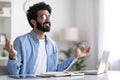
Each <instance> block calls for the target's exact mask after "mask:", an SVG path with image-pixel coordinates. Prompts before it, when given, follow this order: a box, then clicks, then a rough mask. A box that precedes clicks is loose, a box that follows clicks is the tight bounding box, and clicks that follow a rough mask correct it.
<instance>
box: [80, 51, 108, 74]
mask: <svg viewBox="0 0 120 80" xmlns="http://www.w3.org/2000/svg"><path fill="white" fill-rule="evenodd" d="M109 54H110V51H108V50H104V51H103V54H102V57H101V60H100V64H99V66H98V70H85V71H82V72H83V73H84V74H86V75H97V74H102V73H104V72H105V69H106V66H107V63H108V59H109Z"/></svg>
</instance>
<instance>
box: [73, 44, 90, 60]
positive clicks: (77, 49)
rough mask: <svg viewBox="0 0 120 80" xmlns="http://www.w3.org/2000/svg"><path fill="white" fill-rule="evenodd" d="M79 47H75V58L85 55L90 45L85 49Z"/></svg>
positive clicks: (88, 51)
mask: <svg viewBox="0 0 120 80" xmlns="http://www.w3.org/2000/svg"><path fill="white" fill-rule="evenodd" d="M80 47H81V46H77V48H76V49H75V57H76V58H77V59H78V58H81V57H84V56H87V55H88V54H89V53H90V50H91V48H90V47H89V48H88V49H87V50H86V49H83V50H81V49H80Z"/></svg>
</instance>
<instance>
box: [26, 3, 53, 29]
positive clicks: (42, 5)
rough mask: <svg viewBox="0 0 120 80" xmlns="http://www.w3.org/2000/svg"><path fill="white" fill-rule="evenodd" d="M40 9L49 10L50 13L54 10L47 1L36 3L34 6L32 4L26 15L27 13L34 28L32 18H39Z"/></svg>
mask: <svg viewBox="0 0 120 80" xmlns="http://www.w3.org/2000/svg"><path fill="white" fill-rule="evenodd" d="M39 10H48V12H49V13H50V14H51V12H52V9H51V7H50V5H48V4H46V3H45V2H40V3H37V4H34V5H33V6H30V7H29V9H28V10H27V12H26V15H27V19H28V22H29V24H30V26H31V27H32V28H33V25H32V23H31V22H30V21H31V19H35V20H36V19H37V12H38V11H39Z"/></svg>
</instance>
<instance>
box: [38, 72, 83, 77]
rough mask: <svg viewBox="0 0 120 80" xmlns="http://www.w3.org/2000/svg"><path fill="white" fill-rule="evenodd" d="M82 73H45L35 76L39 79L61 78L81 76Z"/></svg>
mask: <svg viewBox="0 0 120 80" xmlns="http://www.w3.org/2000/svg"><path fill="white" fill-rule="evenodd" d="M83 75H84V73H78V72H46V73H42V74H40V75H37V76H39V77H62V76H83Z"/></svg>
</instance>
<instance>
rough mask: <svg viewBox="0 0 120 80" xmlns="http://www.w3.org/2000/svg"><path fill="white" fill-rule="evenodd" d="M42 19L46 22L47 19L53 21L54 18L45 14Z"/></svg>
mask: <svg viewBox="0 0 120 80" xmlns="http://www.w3.org/2000/svg"><path fill="white" fill-rule="evenodd" d="M40 18H41V19H44V20H46V19H49V20H51V18H52V17H51V15H46V14H43V15H41V16H40Z"/></svg>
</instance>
